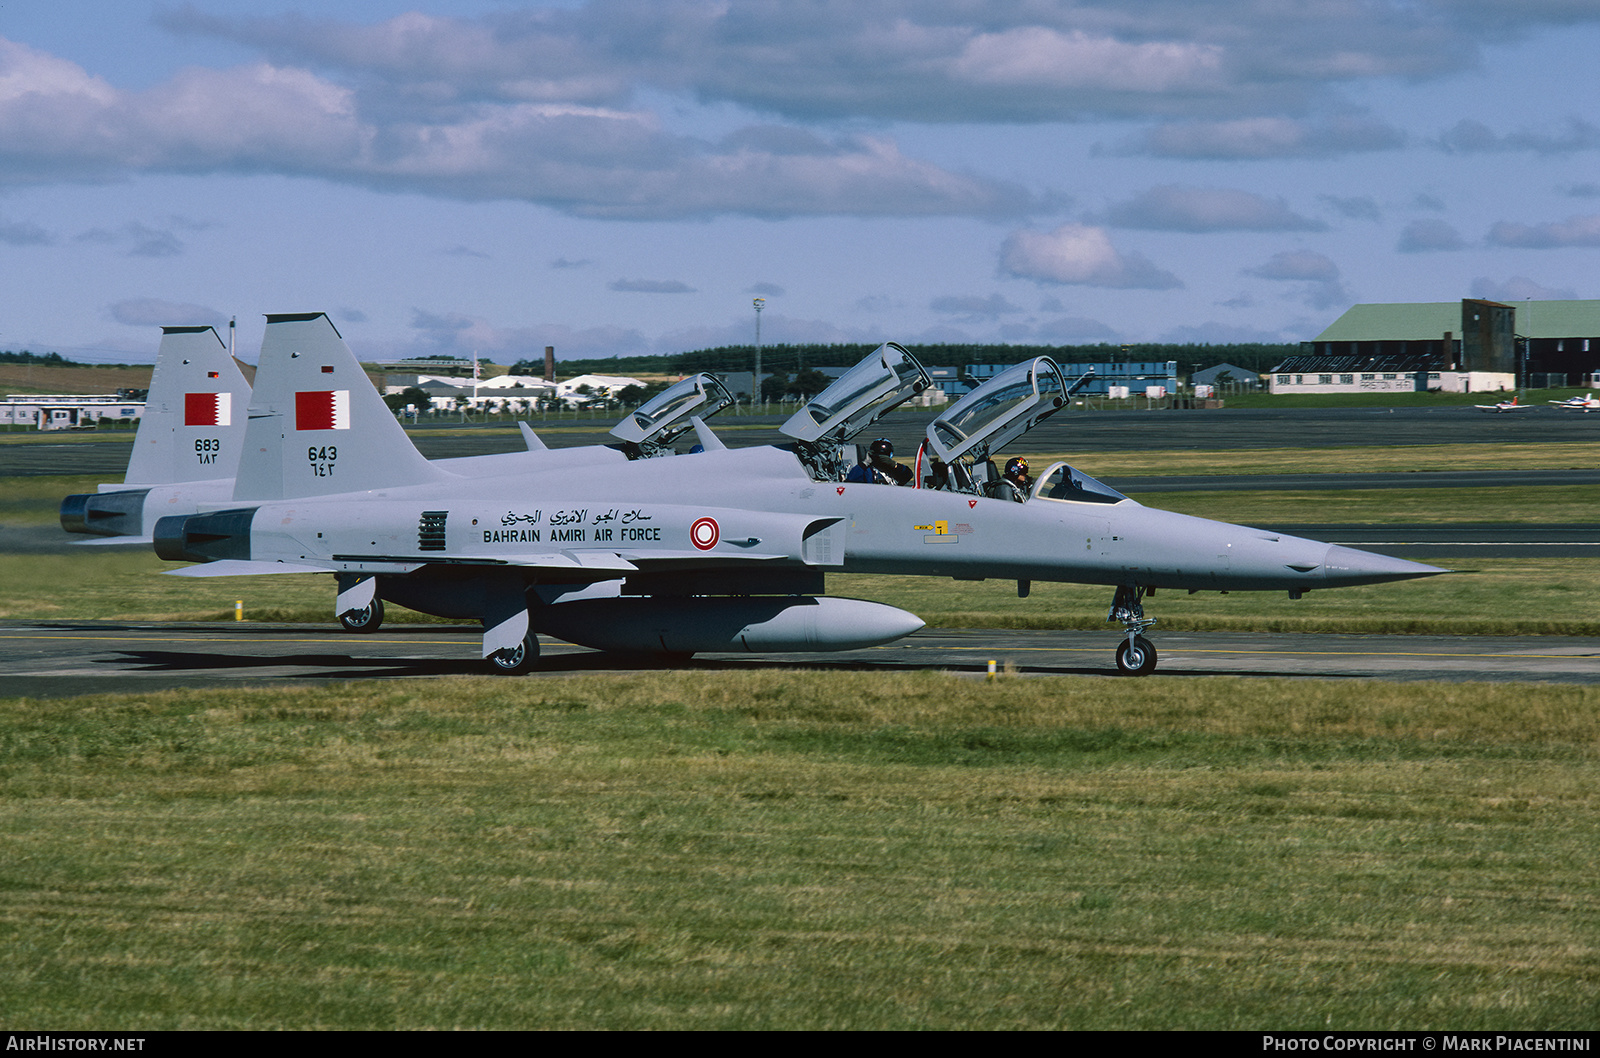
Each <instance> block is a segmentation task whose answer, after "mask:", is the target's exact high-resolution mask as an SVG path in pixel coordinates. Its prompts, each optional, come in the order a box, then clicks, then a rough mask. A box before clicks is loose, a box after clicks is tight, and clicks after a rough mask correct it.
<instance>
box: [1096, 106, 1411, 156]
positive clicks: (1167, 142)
mask: <svg viewBox="0 0 1600 1058" xmlns="http://www.w3.org/2000/svg"><path fill="white" fill-rule="evenodd" d="M1405 142H1406V135H1405V133H1404V132H1402V131H1401V130H1399V129H1397V128H1395V127H1394V126H1393V125H1390V124H1388V123H1387V122H1383V121H1379V120H1377V119H1375V118H1368V117H1364V116H1351V115H1342V116H1339V117H1334V118H1326V119H1323V120H1320V121H1308V120H1303V119H1300V118H1289V117H1274V116H1260V117H1248V118H1236V119H1233V120H1231V121H1192V122H1182V123H1177V122H1169V123H1166V124H1162V125H1158V126H1156V127H1155V128H1153V129H1151V130H1149V131H1148V132H1146V133H1144V134H1143V135H1141V136H1139V137H1137V138H1136V139H1134V140H1132V141H1131V142H1129V143H1127V144H1125V145H1124V146H1123V147H1122V153H1127V154H1149V155H1155V156H1156V157H1162V158H1189V159H1197V160H1217V161H1238V160H1246V159H1253V158H1331V157H1336V156H1339V155H1344V154H1353V153H1358V152H1365V151H1386V150H1395V149H1397V148H1400V147H1403V146H1405Z"/></svg>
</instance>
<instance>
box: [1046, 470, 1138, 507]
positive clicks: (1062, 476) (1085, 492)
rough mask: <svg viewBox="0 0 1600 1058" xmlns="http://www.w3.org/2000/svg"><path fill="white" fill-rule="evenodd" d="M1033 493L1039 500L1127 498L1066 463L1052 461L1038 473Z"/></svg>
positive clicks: (1084, 501) (1113, 499) (1109, 500)
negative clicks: (1037, 480)
mask: <svg viewBox="0 0 1600 1058" xmlns="http://www.w3.org/2000/svg"><path fill="white" fill-rule="evenodd" d="M1033 495H1034V497H1035V498H1036V499H1041V500H1076V501H1077V502H1079V503H1121V502H1122V501H1123V500H1125V499H1127V498H1128V497H1126V496H1124V495H1123V494H1122V493H1120V492H1118V491H1117V490H1116V489H1114V488H1112V487H1111V486H1110V485H1107V484H1105V483H1104V482H1102V481H1096V480H1095V479H1094V478H1091V477H1090V476H1089V475H1087V474H1085V473H1084V472H1083V471H1081V470H1074V469H1073V468H1072V467H1070V466H1068V465H1067V464H1066V463H1052V464H1051V465H1050V467H1049V468H1048V469H1047V470H1045V472H1044V473H1043V474H1040V475H1039V483H1038V484H1037V485H1035V486H1034V487H1033Z"/></svg>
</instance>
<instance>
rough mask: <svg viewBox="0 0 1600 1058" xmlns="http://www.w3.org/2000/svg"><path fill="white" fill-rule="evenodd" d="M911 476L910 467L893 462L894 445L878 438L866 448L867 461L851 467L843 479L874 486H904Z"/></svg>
mask: <svg viewBox="0 0 1600 1058" xmlns="http://www.w3.org/2000/svg"><path fill="white" fill-rule="evenodd" d="M912 474H913V471H912V470H911V468H910V467H903V466H901V465H900V464H899V463H896V462H895V461H894V445H893V444H892V443H890V441H889V439H888V438H887V437H880V438H878V439H877V440H876V441H874V442H872V444H870V445H868V446H867V461H866V462H864V463H857V464H856V465H855V466H853V467H851V468H850V472H849V473H848V474H846V475H845V476H844V479H845V481H847V482H848V481H858V482H866V483H868V484H875V485H904V484H906V483H907V482H909V481H910V480H911V478H912Z"/></svg>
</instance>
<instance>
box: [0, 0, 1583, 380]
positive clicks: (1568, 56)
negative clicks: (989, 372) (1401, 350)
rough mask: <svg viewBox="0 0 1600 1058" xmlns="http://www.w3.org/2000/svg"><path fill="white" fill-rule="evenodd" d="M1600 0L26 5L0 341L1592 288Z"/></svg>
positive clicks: (649, 341)
mask: <svg viewBox="0 0 1600 1058" xmlns="http://www.w3.org/2000/svg"><path fill="white" fill-rule="evenodd" d="M1597 54H1600V0H1076V2H1073V0H923V2H909V0H815V2H804V0H569V2H547V3H526V4H513V3H491V2H477V0H458V2H448V0H412V2H409V3H408V2H402V0H394V2H390V0H318V2H317V3H315V4H311V3H303V4H294V3H284V2H280V0H194V2H192V3H172V4H166V3H163V4H149V3H145V2H142V0H68V2H65V3H63V2H62V0H0V262H3V270H0V278H3V282H0V348H9V349H21V348H31V349H34V350H47V349H48V350H59V351H61V352H63V353H64V354H71V355H75V356H78V357H79V358H82V359H86V360H91V361H111V360H148V359H150V358H151V356H153V354H154V350H155V346H156V343H157V341H158V339H159V330H158V328H159V326H160V325H162V324H175V323H195V322H201V323H216V322H222V321H225V320H226V319H227V318H228V317H229V316H237V317H238V319H239V344H240V351H241V354H242V355H243V356H244V358H245V359H254V350H255V348H256V347H257V346H258V345H259V342H260V334H261V327H262V323H261V314H263V313H267V312H300V311H310V310H323V311H327V312H328V313H330V314H331V315H332V316H333V318H334V319H335V321H336V322H337V323H338V324H339V326H340V329H341V330H342V331H343V333H344V334H345V336H346V338H348V339H349V340H350V343H351V345H352V346H354V347H355V348H356V350H357V351H358V352H359V353H361V354H362V355H363V356H370V357H377V356H415V355H423V354H430V353H449V354H454V355H471V354H472V353H473V352H475V351H476V352H479V353H481V354H482V355H484V356H489V357H493V358H495V359H497V360H499V361H500V362H501V363H509V362H511V361H513V360H516V359H518V358H521V357H523V356H528V355H533V354H536V353H538V352H540V351H542V349H543V347H544V346H545V345H555V346H556V347H557V350H558V355H565V356H574V357H576V356H610V355H620V356H628V355H636V354H640V353H647V352H670V351H675V350H680V349H689V348H697V347H701V346H706V345H717V344H724V343H729V342H745V341H750V340H752V338H753V332H754V319H755V317H754V312H753V309H752V305H751V301H752V298H754V297H763V298H765V299H766V308H765V311H764V313H763V316H762V337H763V339H764V341H766V342H768V343H776V342H786V341H883V340H898V341H902V342H918V341H956V342H960V341H976V342H996V341H1008V342H1046V343H1058V342H1086V341H1150V340H1163V341H1180V342H1185V341H1299V340H1302V339H1306V338H1310V337H1312V336H1314V335H1316V334H1317V333H1318V332H1319V331H1321V330H1322V329H1323V328H1324V327H1326V326H1327V325H1328V323H1330V322H1331V321H1332V320H1334V319H1335V318H1337V316H1338V315H1339V313H1341V312H1342V311H1343V310H1344V309H1345V308H1346V307H1348V306H1349V305H1351V304H1353V303H1355V302H1357V301H1446V300H1454V299H1457V298H1461V297H1466V296H1479V297H1490V298H1501V299H1523V298H1574V297H1576V298H1597V297H1600V77H1597V76H1596V74H1595V68H1594V56H1595V55H1597Z"/></svg>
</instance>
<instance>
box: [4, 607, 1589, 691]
mask: <svg viewBox="0 0 1600 1058" xmlns="http://www.w3.org/2000/svg"><path fill="white" fill-rule="evenodd" d="M480 634H481V633H480V632H479V630H478V629H477V628H476V627H475V626H466V625H462V626H443V625H416V626H395V627H392V628H389V629H385V630H383V631H382V632H379V633H376V634H374V635H370V636H356V635H350V634H348V633H344V632H341V631H338V630H335V629H334V628H332V627H328V626H321V627H319V626H312V625H281V624H256V623H253V622H252V623H245V624H234V623H221V624H166V625H161V624H113V623H109V622H105V623H100V622H55V623H45V622H26V623H23V622H13V623H10V624H8V625H5V626H4V627H0V688H3V689H4V692H3V693H4V694H5V695H7V696H24V697H35V698H55V697H66V696H71V695H79V694H93V693H99V692H112V691H115V692H130V691H153V690H161V689H168V688H176V687H241V686H261V685H265V684H268V683H269V682H270V683H271V684H272V685H274V686H281V685H283V684H284V683H292V684H296V685H307V686H310V685H324V684H329V683H337V682H342V681H346V680H354V679H408V678H425V677H435V676H444V675H475V674H481V673H484V672H486V671H487V670H486V668H485V666H484V665H483V663H482V662H481V661H480V660H478V656H477V655H478V644H479V641H480V640H479V636H480ZM1152 639H1153V642H1154V643H1155V645H1156V649H1157V651H1158V652H1159V654H1160V666H1159V668H1158V670H1157V672H1158V674H1159V675H1163V676H1179V677H1182V676H1219V675H1224V676H1260V677H1265V676H1283V677H1295V678H1305V677H1316V678H1325V679H1363V678H1365V679H1382V680H1401V681H1416V680H1442V681H1447V682H1464V681H1490V682H1509V681H1548V682H1556V683H1600V643H1597V642H1596V641H1595V640H1591V639H1577V638H1563V637H1558V636H1526V637H1492V636H1401V635H1382V636H1349V635H1269V634H1256V633H1243V632H1172V633H1167V634H1161V633H1159V632H1158V633H1157V634H1156V635H1155V636H1153V637H1152ZM1117 642H1118V635H1117V631H1116V630H1115V629H1114V628H1111V627H1109V626H1108V627H1107V629H1106V630H1105V631H1103V632H1067V631H1059V632H1058V631H1052V632H1024V631H989V630H983V631H962V630H948V629H933V630H924V631H922V632H919V633H917V634H916V635H913V636H910V637H908V638H906V639H903V640H901V641H899V642H897V643H892V644H889V645H887V646H883V647H875V648H873V649H870V650H853V651H843V652H840V653H834V654H712V655H701V656H699V657H697V658H695V659H694V660H693V661H691V662H689V663H688V664H687V666H685V667H688V668H693V669H698V670H701V671H712V672H715V671H730V670H739V669H749V668H767V667H784V668H808V669H819V670H826V669H831V668H848V669H852V670H862V669H869V670H870V669H884V670H896V669H938V670H949V671H955V672H961V673H969V674H973V675H975V676H976V675H981V674H982V673H983V672H984V671H985V670H986V669H987V666H988V662H989V661H990V660H991V659H993V660H995V661H997V662H1000V663H1001V664H1002V666H1003V665H1004V664H1005V663H1006V662H1011V663H1012V664H1013V665H1015V666H1016V668H1017V669H1018V670H1019V671H1020V672H1021V673H1022V674H1023V675H1025V676H1064V675H1077V676H1105V677H1108V678H1123V677H1118V676H1116V673H1115V667H1114V664H1113V661H1112V658H1113V653H1114V651H1115V650H1116V646H1117ZM543 643H544V647H543V650H544V653H543V657H542V662H541V669H540V671H539V672H536V673H534V674H533V675H531V676H525V677H507V678H508V679H548V678H551V677H554V676H561V675H568V674H573V673H589V672H617V671H632V670H637V669H638V668H640V667H641V662H640V661H639V660H638V659H637V658H628V657H620V656H615V655H608V654H602V653H599V652H596V651H592V650H588V649H585V648H583V647H575V646H571V645H569V644H565V643H558V642H555V641H553V640H550V639H548V638H546V639H544V640H543Z"/></svg>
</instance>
